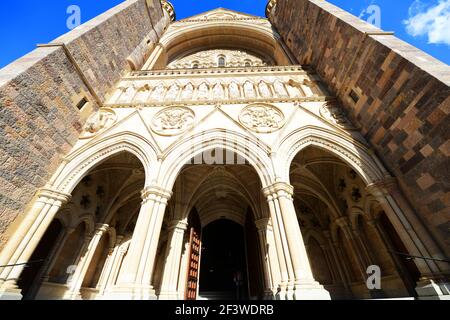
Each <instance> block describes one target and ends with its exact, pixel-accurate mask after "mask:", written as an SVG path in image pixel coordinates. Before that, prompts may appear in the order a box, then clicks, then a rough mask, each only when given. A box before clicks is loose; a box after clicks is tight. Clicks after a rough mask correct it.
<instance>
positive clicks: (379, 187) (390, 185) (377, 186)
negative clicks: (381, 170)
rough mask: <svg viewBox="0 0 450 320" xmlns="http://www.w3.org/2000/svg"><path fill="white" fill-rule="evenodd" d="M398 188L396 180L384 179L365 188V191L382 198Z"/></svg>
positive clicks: (391, 178)
mask: <svg viewBox="0 0 450 320" xmlns="http://www.w3.org/2000/svg"><path fill="white" fill-rule="evenodd" d="M397 187H398V182H397V179H396V178H394V177H386V178H384V179H382V180H378V181H376V182H374V183H372V184H370V185H368V186H367V187H366V191H367V192H368V193H370V194H371V195H373V196H375V197H383V196H385V195H388V194H391V192H392V190H394V189H396V188H397Z"/></svg>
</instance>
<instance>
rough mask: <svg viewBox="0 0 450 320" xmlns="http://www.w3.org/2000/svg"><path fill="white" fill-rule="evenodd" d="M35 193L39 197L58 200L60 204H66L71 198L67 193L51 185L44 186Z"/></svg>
mask: <svg viewBox="0 0 450 320" xmlns="http://www.w3.org/2000/svg"><path fill="white" fill-rule="evenodd" d="M37 195H38V197H39V198H46V199H48V200H55V201H60V202H61V203H62V204H66V203H68V202H69V201H70V199H72V195H71V194H69V193H65V192H61V191H59V190H56V189H53V188H51V187H44V188H41V189H39V190H38V192H37Z"/></svg>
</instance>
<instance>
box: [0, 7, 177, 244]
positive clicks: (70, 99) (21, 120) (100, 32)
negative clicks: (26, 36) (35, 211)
mask: <svg viewBox="0 0 450 320" xmlns="http://www.w3.org/2000/svg"><path fill="white" fill-rule="evenodd" d="M145 2H146V0H130V1H125V2H124V3H123V4H121V5H119V6H117V7H115V8H113V9H111V10H110V11H108V12H106V13H105V14H103V15H101V16H99V17H97V18H95V19H93V20H91V21H89V22H88V23H86V24H85V25H83V26H81V27H79V28H77V29H75V30H73V31H71V32H69V33H68V34H66V35H64V36H62V37H60V38H58V39H56V40H55V41H54V43H65V44H66V45H67V48H68V50H69V51H70V53H71V55H72V56H73V57H74V59H75V61H76V64H77V65H78V66H79V68H80V69H81V70H82V72H83V74H84V75H85V77H86V79H87V81H88V82H89V84H90V86H91V87H92V88H93V90H94V92H95V93H96V94H97V95H98V96H99V97H100V100H101V102H102V101H103V100H104V98H105V97H106V96H107V94H108V92H109V91H110V90H111V89H112V87H113V86H114V85H115V83H116V82H117V81H118V80H119V79H120V77H121V75H122V74H123V73H124V72H127V71H128V64H127V62H126V60H127V57H128V56H129V55H130V54H131V53H132V52H133V50H135V49H136V47H137V46H138V45H139V44H141V43H142V41H143V40H145V39H146V38H147V39H150V40H151V41H153V42H154V41H157V38H158V37H159V36H160V35H161V34H162V32H163V31H164V30H165V27H166V24H167V22H168V21H165V19H163V13H162V10H161V7H160V5H159V0H151V1H147V2H148V3H149V6H148V7H149V9H150V10H149V11H147V6H146V4H145ZM151 45H152V44H151V43H149V47H151ZM83 97H86V98H87V99H88V100H89V101H90V102H91V103H92V104H93V106H94V108H97V107H98V105H97V104H96V102H95V99H94V97H93V96H92V95H91V94H90V93H89V89H88V88H87V86H86V85H85V83H84V82H83V80H82V79H81V77H80V74H79V73H78V72H77V70H76V68H75V67H74V64H73V63H72V62H71V61H70V60H69V58H68V56H67V54H66V53H65V50H64V49H63V47H61V46H57V47H41V48H38V49H36V50H34V51H33V52H31V53H30V54H28V55H26V56H24V57H22V58H21V59H19V60H17V61H15V62H13V63H12V64H10V65H8V66H6V67H5V68H3V69H2V70H0V250H1V248H2V247H3V245H4V244H5V241H6V240H7V238H8V234H6V230H7V228H8V227H9V226H10V225H11V223H13V222H14V221H15V220H16V218H17V216H18V215H19V214H20V213H23V212H24V209H25V208H26V206H27V205H28V203H29V202H30V200H31V199H32V197H33V196H34V194H35V193H36V191H37V189H38V188H40V187H43V186H44V185H45V183H46V182H47V181H48V179H49V178H50V176H51V175H52V174H53V172H54V171H55V170H56V168H57V167H58V166H59V164H60V162H61V158H62V157H64V156H65V155H66V154H67V153H68V152H70V150H71V149H72V147H73V145H74V144H75V142H76V141H77V139H78V136H79V133H80V132H81V129H82V126H83V123H82V122H83V121H82V120H81V119H80V112H79V110H78V109H77V107H76V105H77V103H78V102H79V101H80V100H81V99H82V98H83Z"/></svg>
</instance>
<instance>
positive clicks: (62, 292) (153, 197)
mask: <svg viewBox="0 0 450 320" xmlns="http://www.w3.org/2000/svg"><path fill="white" fill-rule="evenodd" d="M266 14H267V19H266V18H260V17H255V16H251V15H247V14H243V13H239V12H235V11H231V10H227V9H222V8H219V9H216V10H213V11H209V12H205V13H203V14H199V15H196V16H193V17H190V18H187V19H183V20H179V21H177V20H176V17H175V10H174V8H173V6H172V5H171V4H170V3H169V2H166V1H162V2H160V1H159V0H158V1H157V0H128V1H125V2H124V3H122V4H121V5H119V6H117V7H116V8H113V9H112V10H110V11H108V12H106V13H105V14H103V15H101V16H99V17H98V18H96V19H94V20H92V21H90V22H88V23H87V24H85V25H82V26H81V27H79V28H77V29H75V30H73V31H71V32H69V33H68V34H66V35H64V36H62V37H60V38H58V39H56V40H55V41H53V42H51V43H49V44H44V45H39V46H38V48H37V49H36V50H35V51H33V52H32V53H30V54H29V55H28V56H26V57H24V58H23V59H20V60H18V61H16V62H14V63H13V64H11V65H10V66H8V67H6V68H5V69H3V70H2V71H1V72H0V88H1V91H0V98H1V99H2V100H1V101H2V112H3V113H2V115H1V117H2V123H5V125H4V126H3V128H5V129H4V135H3V137H2V139H3V140H2V141H3V142H4V145H5V146H7V147H9V149H8V148H6V147H5V148H4V149H2V150H1V153H0V156H1V158H0V159H2V161H1V162H0V163H2V164H1V166H2V170H3V171H4V172H6V171H8V172H10V175H3V174H2V176H1V180H0V181H1V182H2V186H0V194H1V195H2V198H0V200H1V201H2V202H0V203H1V204H2V207H3V208H1V211H0V213H1V215H0V217H1V219H2V221H1V223H0V226H1V227H0V233H1V238H0V298H1V299H56V300H57V299H83V300H90V299H98V300H105V299H134V300H137V299H160V300H196V299H243V300H245V299H261V300H262V299H280V300H292V299H295V300H311V299H318V300H329V299H375V298H376V299H383V298H421V299H447V298H449V297H450V286H449V272H450V264H449V260H448V258H447V257H448V256H449V252H450V250H449V225H450V222H449V221H450V219H449V217H450V213H449V210H448V208H449V197H448V194H449V193H448V181H449V180H448V169H449V165H448V163H449V162H448V155H449V148H450V145H449V143H448V138H446V134H447V133H446V132H448V130H445V128H447V129H448V123H449V122H448V113H449V110H450V94H449V92H450V90H449V79H450V78H449V76H450V72H449V67H448V66H446V65H444V64H442V63H440V62H438V61H435V60H432V59H431V58H430V57H429V56H426V55H425V54H423V53H421V52H420V51H418V50H417V49H415V48H412V47H407V45H406V44H403V43H402V46H401V45H400V44H399V43H397V42H396V41H399V40H397V39H396V38H395V37H394V36H393V35H392V34H391V33H389V32H384V31H381V30H379V29H376V28H375V27H373V26H370V25H368V24H365V23H363V22H361V21H359V20H358V19H356V18H354V17H352V16H350V15H349V14H347V13H345V12H343V11H341V10H339V9H337V8H336V7H333V6H331V5H329V4H328V3H326V2H325V1H319V0H297V1H288V0H278V1H276V0H271V1H269V3H268V5H267V9H266ZM320 30H322V31H321V32H319V31H320ZM373 42H377V43H376V44H374V43H373ZM378 43H381V44H380V45H382V46H383V48H380V49H379V48H378V47H377V46H378ZM352 46H354V47H352ZM411 48H412V49H414V50H415V51H413V50H412V49H411ZM343 50H347V51H343ZM402 50H403V52H402ZM408 50H409V51H408ZM404 52H410V53H411V52H413V53H411V56H412V55H414V57H413V58H411V57H408V56H407V55H406V54H404ZM420 55H422V56H424V57H426V59H428V60H427V61H428V62H427V63H428V64H427V65H425V66H424V63H425V62H423V61H422V60H417V59H418V58H417V57H419V58H420ZM414 59H416V60H417V61H414ZM423 59H424V58H423ZM420 61H422V62H420ZM421 63H422V64H421ZM374 70H375V71H374ZM424 70H425V71H424ZM436 70H438V71H436ZM438 73H439V74H438ZM445 77H446V78H445ZM418 79H419V80H420V81H418ZM421 84H424V85H421ZM388 96H390V97H391V101H389V102H387V101H386V99H387V97H388ZM425 97H426V99H425ZM420 117H422V118H420ZM419 118H420V119H419ZM425 118H426V120H424V119H425ZM425 125H426V126H427V130H424V129H423V126H425ZM21 126H22V127H21ZM442 126H443V127H445V128H444V129H437V128H439V127H441V128H442ZM2 130H3V129H2ZM420 157H421V158H420ZM419 158H420V159H419ZM401 159H403V160H401ZM428 159H431V160H428ZM419 160H420V161H419ZM421 161H422V162H421ZM423 161H429V162H428V163H423ZM425 198H426V200H425Z"/></svg>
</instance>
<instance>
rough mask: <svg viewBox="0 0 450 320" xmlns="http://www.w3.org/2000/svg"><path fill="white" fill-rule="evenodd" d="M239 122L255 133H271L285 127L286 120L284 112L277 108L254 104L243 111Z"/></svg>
mask: <svg viewBox="0 0 450 320" xmlns="http://www.w3.org/2000/svg"><path fill="white" fill-rule="evenodd" d="M239 121H240V122H241V123H242V124H243V125H244V126H245V127H246V128H248V129H250V130H252V131H254V132H257V133H271V132H274V131H277V130H279V129H281V128H282V127H283V126H284V123H285V118H284V114H283V112H282V111H281V110H280V109H278V108H277V107H275V106H272V105H269V104H252V105H249V106H247V107H245V108H244V109H243V110H242V112H241V114H240V115H239Z"/></svg>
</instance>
